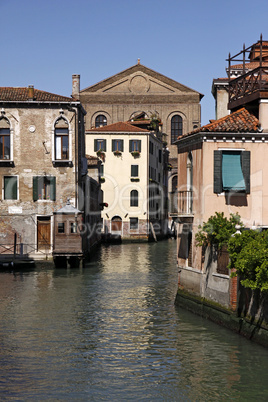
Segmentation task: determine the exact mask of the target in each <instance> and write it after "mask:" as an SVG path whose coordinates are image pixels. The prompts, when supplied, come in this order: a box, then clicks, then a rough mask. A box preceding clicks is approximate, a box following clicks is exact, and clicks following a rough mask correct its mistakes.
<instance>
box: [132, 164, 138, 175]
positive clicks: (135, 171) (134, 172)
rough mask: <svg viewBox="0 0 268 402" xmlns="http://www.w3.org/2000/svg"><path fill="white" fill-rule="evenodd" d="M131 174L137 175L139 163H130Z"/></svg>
mask: <svg viewBox="0 0 268 402" xmlns="http://www.w3.org/2000/svg"><path fill="white" fill-rule="evenodd" d="M131 176H132V177H138V176H139V165H131Z"/></svg>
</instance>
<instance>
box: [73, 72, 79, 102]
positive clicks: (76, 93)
mask: <svg viewBox="0 0 268 402" xmlns="http://www.w3.org/2000/svg"><path fill="white" fill-rule="evenodd" d="M72 79H73V86H72V97H73V98H75V99H79V95H80V74H73V75H72Z"/></svg>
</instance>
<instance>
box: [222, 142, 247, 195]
mask: <svg viewBox="0 0 268 402" xmlns="http://www.w3.org/2000/svg"><path fill="white" fill-rule="evenodd" d="M223 191H234V192H239V191H242V192H245V193H246V194H249V193H250V151H227V150H226V151H214V193H216V194H220V193H222V192H223Z"/></svg>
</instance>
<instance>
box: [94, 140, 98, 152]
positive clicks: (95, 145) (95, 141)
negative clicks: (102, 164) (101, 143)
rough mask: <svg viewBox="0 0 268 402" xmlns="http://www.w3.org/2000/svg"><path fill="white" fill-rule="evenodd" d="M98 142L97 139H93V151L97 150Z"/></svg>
mask: <svg viewBox="0 0 268 402" xmlns="http://www.w3.org/2000/svg"><path fill="white" fill-rule="evenodd" d="M97 144H98V142H97V140H94V152H97V150H98V145H97Z"/></svg>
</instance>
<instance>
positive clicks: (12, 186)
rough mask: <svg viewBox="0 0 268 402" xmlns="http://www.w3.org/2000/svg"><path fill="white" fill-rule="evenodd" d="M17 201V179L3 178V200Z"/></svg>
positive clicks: (14, 177) (11, 177) (13, 177)
mask: <svg viewBox="0 0 268 402" xmlns="http://www.w3.org/2000/svg"><path fill="white" fill-rule="evenodd" d="M17 199H18V177H17V176H4V200H17Z"/></svg>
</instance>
